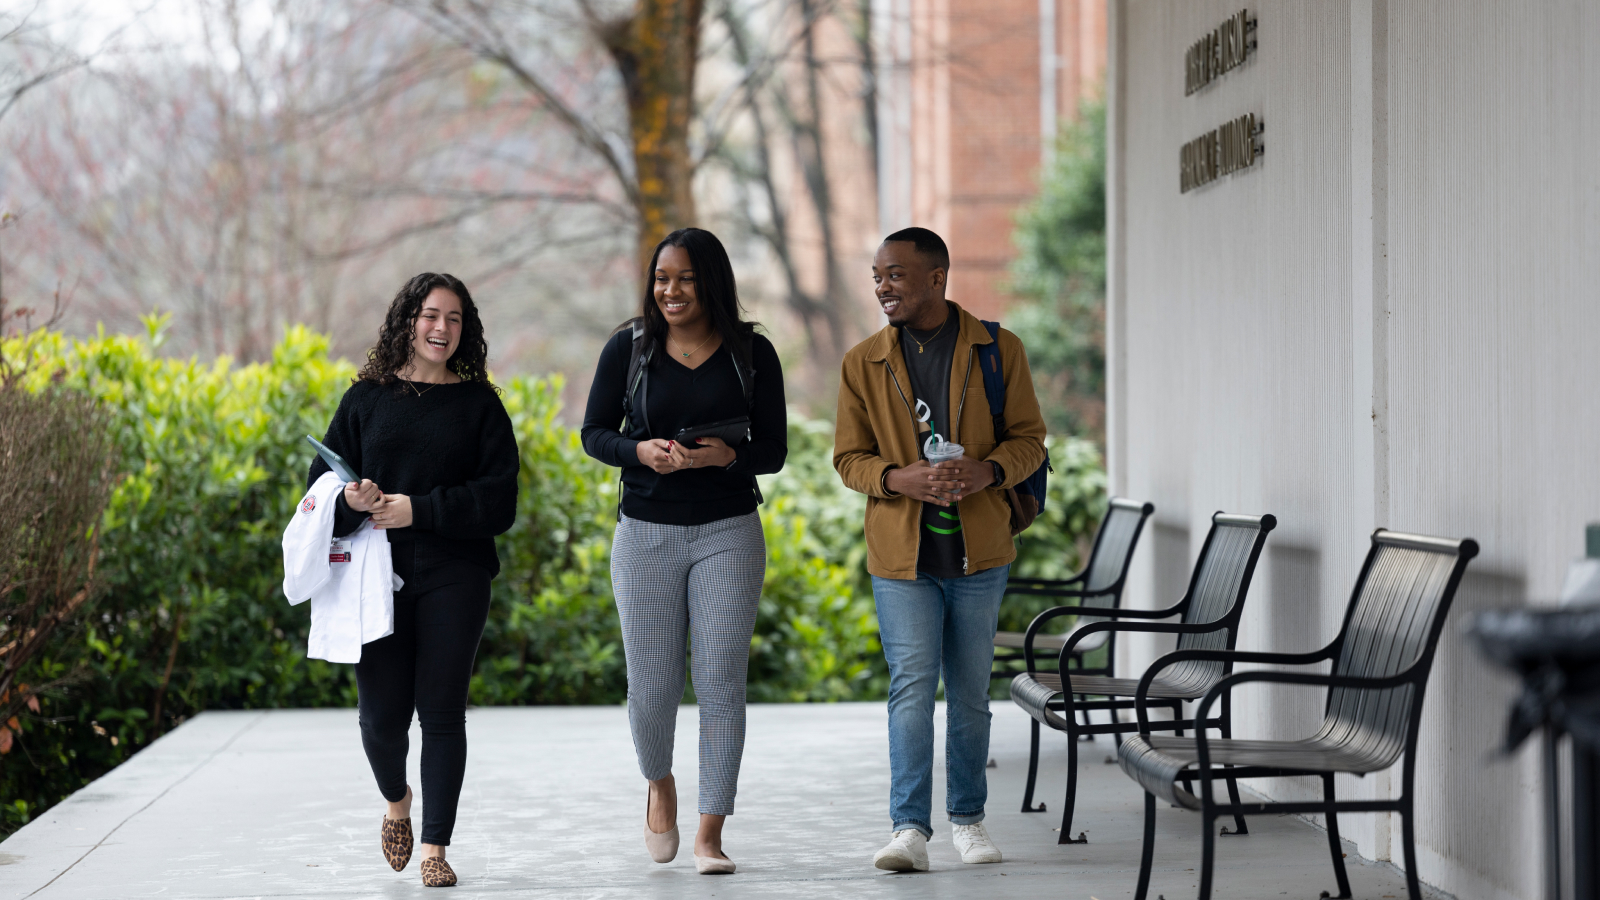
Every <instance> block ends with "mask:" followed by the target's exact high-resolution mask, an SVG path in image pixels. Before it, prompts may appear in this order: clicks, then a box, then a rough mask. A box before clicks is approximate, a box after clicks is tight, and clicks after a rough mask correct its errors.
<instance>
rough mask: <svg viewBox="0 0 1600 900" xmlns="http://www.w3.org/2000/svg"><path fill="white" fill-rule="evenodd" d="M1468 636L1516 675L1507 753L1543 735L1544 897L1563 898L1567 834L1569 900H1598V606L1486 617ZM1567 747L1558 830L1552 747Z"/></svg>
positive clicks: (1558, 788)
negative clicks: (1518, 688)
mask: <svg viewBox="0 0 1600 900" xmlns="http://www.w3.org/2000/svg"><path fill="white" fill-rule="evenodd" d="M1470 632H1471V634H1472V635H1473V636H1474V637H1476V638H1477V640H1478V645H1479V646H1480V647H1481V648H1482V649H1483V652H1484V654H1485V655H1486V656H1488V657H1489V658H1490V659H1491V660H1493V661H1494V662H1496V663H1498V664H1500V665H1502V666H1504V667H1506V668H1508V669H1511V670H1513V671H1515V672H1517V673H1518V674H1519V675H1521V676H1522V695H1521V696H1519V697H1518V698H1517V701H1516V703H1515V704H1513V705H1512V707H1511V719H1510V721H1509V722H1508V723H1507V725H1506V743H1505V749H1506V751H1507V752H1510V751H1511V750H1513V749H1515V748H1516V747H1517V746H1518V745H1520V744H1521V743H1522V742H1523V740H1525V739H1526V738H1527V737H1528V735H1530V734H1532V733H1533V732H1534V731H1535V730H1541V731H1543V732H1544V744H1545V747H1544V766H1545V821H1546V823H1547V825H1546V833H1545V842H1546V848H1545V896H1546V898H1547V900H1560V897H1561V840H1560V835H1561V833H1562V831H1563V830H1565V829H1567V828H1570V829H1571V834H1572V848H1573V881H1572V884H1573V894H1574V896H1575V897H1576V900H1600V821H1597V816H1600V606H1581V607H1565V608H1556V609H1515V610H1491V611H1488V612H1483V613H1479V614H1478V616H1477V617H1476V618H1475V619H1474V620H1473V623H1472V627H1471V629H1470ZM1563 735H1566V736H1570V737H1571V740H1572V788H1571V796H1572V821H1571V822H1570V823H1565V824H1564V823H1562V821H1561V814H1560V802H1559V798H1560V796H1561V786H1560V784H1559V779H1558V775H1559V767H1558V765H1557V760H1558V756H1557V748H1558V746H1559V741H1560V740H1561V738H1562V736H1563Z"/></svg>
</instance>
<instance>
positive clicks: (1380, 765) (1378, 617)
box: [1117, 528, 1478, 900]
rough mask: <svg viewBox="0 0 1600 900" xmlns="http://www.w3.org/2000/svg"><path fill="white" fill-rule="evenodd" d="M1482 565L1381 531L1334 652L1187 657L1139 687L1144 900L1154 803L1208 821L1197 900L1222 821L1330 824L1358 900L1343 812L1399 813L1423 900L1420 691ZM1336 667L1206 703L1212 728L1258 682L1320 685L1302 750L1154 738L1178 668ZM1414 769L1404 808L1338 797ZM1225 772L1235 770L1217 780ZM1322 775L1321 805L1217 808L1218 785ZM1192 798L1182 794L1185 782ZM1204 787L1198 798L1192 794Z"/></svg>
mask: <svg viewBox="0 0 1600 900" xmlns="http://www.w3.org/2000/svg"><path fill="white" fill-rule="evenodd" d="M1477 553H1478V545H1477V543H1475V542H1474V541H1472V540H1470V539H1467V540H1446V539H1444V538H1436V537H1426V536H1423V535H1415V534H1401V533H1399V532H1394V531H1385V530H1383V529H1381V528H1380V529H1378V530H1377V531H1376V532H1374V533H1373V535H1372V549H1371V550H1370V551H1369V552H1368V553H1367V558H1366V562H1365V563H1363V564H1362V566H1361V574H1360V576H1359V577H1358V578H1357V579H1356V586H1355V590H1354V592H1353V593H1352V594H1351V596H1350V604H1349V607H1348V608H1347V609H1346V611H1345V619H1344V625H1343V627H1342V628H1341V629H1340V631H1339V635H1338V637H1335V638H1334V639H1333V643H1331V644H1329V645H1328V646H1326V647H1324V648H1322V649H1321V650H1317V651H1315V652H1312V653H1250V652H1240V651H1229V650H1203V649H1184V650H1179V651H1178V652H1176V653H1169V654H1167V655H1166V656H1163V657H1162V658H1160V659H1158V660H1156V662H1155V664H1154V665H1152V666H1151V667H1150V668H1149V670H1148V671H1146V672H1145V673H1144V677H1143V678H1141V679H1140V680H1139V687H1138V690H1137V692H1136V699H1137V715H1138V718H1139V734H1138V735H1137V736H1133V737H1129V738H1128V740H1126V741H1124V742H1123V744H1122V746H1121V747H1120V748H1119V749H1118V754H1117V755H1118V758H1119V761H1120V762H1121V765H1122V768H1123V771H1125V772H1127V773H1128V775H1129V776H1130V777H1132V778H1133V779H1134V780H1135V781H1137V782H1139V784H1140V785H1141V786H1142V787H1143V788H1144V789H1145V798H1144V852H1143V856H1142V858H1141V859H1140V861H1139V885H1138V890H1137V891H1136V893H1135V896H1136V898H1137V900H1145V895H1146V894H1147V893H1148V891H1149V888H1150V865H1151V859H1152V857H1153V854H1154V852H1155V827H1156V798H1157V797H1161V798H1163V799H1165V800H1167V801H1168V802H1171V803H1175V804H1178V805H1180V806H1184V807H1187V808H1188V809H1194V810H1199V811H1200V814H1201V820H1202V823H1203V825H1202V831H1201V836H1202V837H1201V857H1202V858H1201V868H1200V897H1201V900H1205V898H1208V897H1210V896H1211V881H1212V869H1213V867H1212V857H1213V855H1214V851H1215V844H1216V827H1215V826H1216V820H1217V818H1218V817H1220V816H1224V815H1232V816H1234V817H1235V818H1238V817H1240V816H1242V815H1246V814H1248V815H1264V814H1283V813H1296V814H1306V813H1322V814H1323V815H1325V816H1326V817H1327V826H1328V849H1329V851H1330V853H1331V854H1332V857H1333V871H1334V874H1335V875H1336V876H1337V878H1338V881H1339V896H1340V897H1349V896H1350V881H1349V879H1348V878H1347V877H1346V876H1345V869H1344V856H1343V851H1342V850H1341V849H1340V846H1339V820H1338V815H1337V814H1338V813H1340V812H1397V813H1399V814H1400V816H1401V842H1402V843H1403V844H1404V848H1405V869H1406V887H1407V890H1408V891H1409V893H1410V896H1411V900H1422V890H1421V887H1420V885H1419V884H1418V881H1417V854H1416V843H1415V835H1414V829H1413V824H1412V800H1413V797H1414V796H1415V794H1414V791H1415V787H1416V760H1417V754H1416V748H1417V732H1418V730H1419V728H1420V726H1421V723H1422V696H1423V689H1424V688H1426V687H1427V684H1428V672H1429V670H1430V669H1432V667H1433V652H1434V648H1435V646H1436V645H1437V644H1438V641H1439V631H1440V629H1441V628H1442V627H1443V626H1444V620H1445V616H1446V615H1447V614H1448V613H1449V612H1450V602H1451V600H1452V599H1453V598H1454V597H1455V593H1456V586H1457V585H1458V584H1460V582H1461V573H1462V572H1463V571H1464V570H1465V569H1466V567H1467V562H1468V561H1469V560H1471V559H1472V558H1473V557H1474V556H1476V555H1477ZM1323 660H1333V670H1332V672H1331V673H1330V674H1328V675H1320V674H1312V673H1301V672H1277V671H1250V672H1241V673H1238V674H1233V675H1229V676H1227V677H1226V678H1223V679H1222V680H1220V681H1218V682H1217V683H1216V684H1215V685H1214V686H1212V688H1211V689H1210V690H1209V691H1207V692H1206V695H1205V697H1204V699H1202V700H1201V701H1200V706H1199V709H1198V710H1196V712H1195V717H1196V718H1197V719H1203V718H1205V717H1206V715H1207V713H1208V712H1209V711H1210V709H1211V707H1212V706H1214V705H1215V704H1217V703H1219V702H1220V703H1222V704H1224V708H1226V704H1227V702H1228V694H1229V692H1230V691H1231V690H1232V689H1233V688H1234V687H1235V686H1237V685H1240V684H1245V683H1249V682H1258V681H1259V682H1274V683H1277V684H1302V685H1315V686H1320V687H1325V688H1327V689H1328V695H1327V700H1326V703H1325V705H1324V714H1323V723H1322V727H1321V728H1320V729H1318V730H1317V732H1316V733H1315V734H1313V735H1312V736H1311V737H1308V738H1305V739H1303V740H1297V741H1262V740H1231V739H1228V736H1227V735H1226V734H1224V736H1223V739H1222V740H1217V739H1213V738H1210V737H1207V736H1206V733H1205V731H1204V730H1196V732H1195V734H1194V736H1193V737H1190V738H1182V737H1157V736H1153V735H1151V734H1150V732H1149V731H1148V730H1146V727H1147V726H1153V727H1160V726H1162V725H1163V724H1164V723H1162V722H1159V721H1156V722H1152V721H1150V720H1149V716H1148V707H1150V706H1163V705H1165V697H1164V695H1163V694H1162V693H1161V692H1160V691H1159V689H1158V688H1159V685H1161V684H1162V683H1163V682H1164V681H1165V680H1166V679H1164V678H1162V677H1161V673H1162V672H1163V671H1164V670H1165V669H1167V668H1169V667H1174V666H1178V667H1187V666H1194V665H1197V664H1202V663H1209V664H1211V665H1230V664H1233V663H1241V662H1242V663H1266V664H1277V665H1310V664H1313V663H1318V662H1321V661H1323ZM1402 753H1403V754H1405V765H1404V769H1403V774H1402V776H1401V790H1400V796H1399V797H1398V798H1397V799H1393V800H1345V801H1340V800H1338V799H1337V798H1336V797H1335V796H1334V779H1333V776H1334V774H1335V773H1337V772H1350V773H1355V774H1365V773H1368V772H1378V771H1381V770H1383V769H1387V768H1388V767H1389V766H1391V765H1393V764H1394V762H1395V760H1396V759H1398V758H1399V757H1400V755H1401V754H1402ZM1221 766H1228V767H1229V768H1226V769H1223V768H1219V767H1221ZM1295 775H1314V776H1317V777H1319V778H1321V779H1322V796H1323V799H1322V801H1321V802H1309V801H1308V802H1296V803H1240V802H1239V798H1238V796H1237V794H1232V793H1230V802H1229V803H1228V804H1227V805H1219V804H1218V803H1217V802H1216V801H1215V799H1214V796H1213V792H1212V783H1213V781H1214V780H1215V779H1217V778H1226V779H1227V780H1228V782H1229V785H1230V787H1231V786H1232V785H1233V784H1235V783H1236V782H1237V779H1240V778H1279V777H1284V776H1295ZM1180 781H1181V782H1184V783H1185V785H1186V786H1185V787H1179V785H1178V782H1180ZM1196 781H1198V782H1199V783H1200V790H1199V793H1198V795H1196V793H1195V792H1194V790H1193V786H1194V782H1196Z"/></svg>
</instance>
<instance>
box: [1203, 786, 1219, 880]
mask: <svg viewBox="0 0 1600 900" xmlns="http://www.w3.org/2000/svg"><path fill="white" fill-rule="evenodd" d="M1201 807H1202V809H1201V811H1200V818H1201V821H1202V822H1203V823H1204V825H1205V827H1204V828H1203V829H1202V830H1201V832H1200V895H1199V896H1200V900H1211V873H1212V870H1213V863H1215V861H1216V855H1217V813H1216V807H1214V806H1212V805H1211V804H1210V803H1205V802H1202V803H1201Z"/></svg>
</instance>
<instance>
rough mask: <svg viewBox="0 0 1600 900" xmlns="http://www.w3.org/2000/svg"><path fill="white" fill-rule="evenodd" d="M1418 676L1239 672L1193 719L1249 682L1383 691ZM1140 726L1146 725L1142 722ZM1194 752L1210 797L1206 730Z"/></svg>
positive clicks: (1210, 694)
mask: <svg viewBox="0 0 1600 900" xmlns="http://www.w3.org/2000/svg"><path fill="white" fill-rule="evenodd" d="M1266 655H1268V656H1286V655H1289V654H1277V653H1273V654H1266ZM1419 673H1420V674H1423V675H1426V674H1427V673H1426V671H1425V670H1422V669H1420V667H1419V666H1417V665H1412V666H1411V667H1410V668H1408V669H1406V670H1405V671H1404V672H1401V673H1399V674H1397V675H1390V676H1388V677H1387V678H1361V677H1359V676H1355V675H1318V674H1314V673H1311V672H1270V671H1265V670H1257V671H1252V672H1237V673H1235V674H1233V675H1229V676H1228V677H1226V678H1224V679H1222V680H1221V681H1219V682H1217V683H1216V684H1215V685H1213V686H1212V687H1211V690H1209V691H1207V692H1206V695H1205V697H1203V698H1201V700H1200V707H1199V708H1198V709H1196V710H1195V714H1194V718H1195V721H1196V722H1202V721H1204V720H1205V716H1206V714H1207V713H1208V712H1210V711H1211V707H1212V705H1213V704H1215V703H1216V702H1217V700H1218V699H1219V698H1220V697H1221V696H1222V695H1223V694H1225V693H1227V692H1228V691H1231V690H1233V688H1234V687H1235V686H1237V685H1241V684H1244V683H1246V682H1251V681H1270V682H1275V683H1277V684H1304V685H1312V686H1320V687H1330V688H1335V687H1348V688H1367V689H1369V690H1382V689H1384V688H1396V687H1401V686H1403V685H1408V684H1416V683H1417V678H1418V675H1419ZM1141 724H1143V723H1142V722H1141ZM1195 751H1196V754H1197V756H1198V757H1199V759H1197V760H1196V762H1197V763H1198V765H1199V767H1200V773H1201V774H1200V779H1201V786H1202V788H1203V789H1204V790H1205V792H1206V793H1207V795H1208V797H1209V794H1210V791H1211V775H1210V771H1211V743H1210V741H1209V740H1208V739H1207V737H1206V731H1205V729H1204V728H1196V729H1195Z"/></svg>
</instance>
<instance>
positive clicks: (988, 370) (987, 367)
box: [978, 320, 1006, 443]
mask: <svg viewBox="0 0 1600 900" xmlns="http://www.w3.org/2000/svg"><path fill="white" fill-rule="evenodd" d="M981 321H983V327H984V328H986V329H988V330H989V337H990V338H991V339H992V340H990V341H989V343H987V344H982V345H980V346H979V347H978V367H979V368H981V369H982V370H983V394H984V396H985V397H987V398H989V417H990V418H991V419H993V420H994V439H995V443H999V442H1000V441H1003V440H1005V435H1006V373H1005V369H1003V368H1001V366H1000V323H999V322H989V321H986V320H981Z"/></svg>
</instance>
